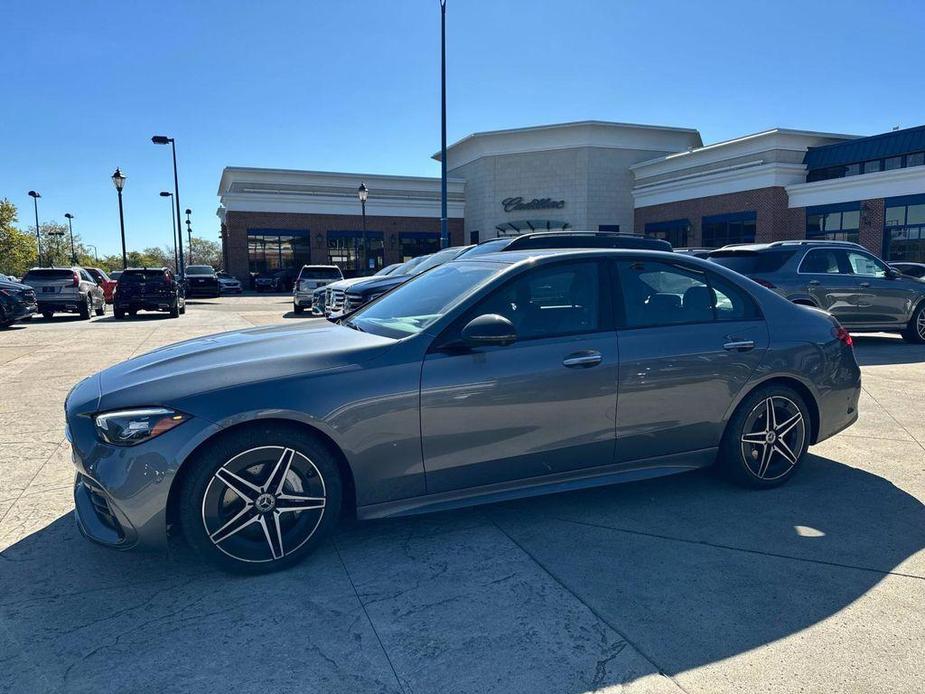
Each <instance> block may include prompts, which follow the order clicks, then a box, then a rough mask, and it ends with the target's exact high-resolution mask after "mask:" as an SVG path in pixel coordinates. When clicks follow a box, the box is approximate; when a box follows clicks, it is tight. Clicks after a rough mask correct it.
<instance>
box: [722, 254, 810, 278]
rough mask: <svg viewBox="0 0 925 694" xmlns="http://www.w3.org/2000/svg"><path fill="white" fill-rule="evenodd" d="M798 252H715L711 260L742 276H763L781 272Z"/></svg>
mask: <svg viewBox="0 0 925 694" xmlns="http://www.w3.org/2000/svg"><path fill="white" fill-rule="evenodd" d="M794 253H796V251H762V252H757V251H714V252H713V253H711V254H710V260H712V261H713V262H714V263H716V264H717V265H722V266H723V267H728V268H729V269H730V270H734V271H735V272H738V273H739V274H740V275H763V274H768V273H772V272H777V271H778V270H780V269H781V268H782V267H783V266H784V264H785V263H786V262H787V261H788V260H790V259H791V258H792V257H793V255H794Z"/></svg>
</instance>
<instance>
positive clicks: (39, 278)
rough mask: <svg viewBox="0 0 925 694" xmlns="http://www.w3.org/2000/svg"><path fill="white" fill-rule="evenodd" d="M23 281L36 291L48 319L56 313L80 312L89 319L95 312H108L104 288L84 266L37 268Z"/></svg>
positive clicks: (27, 274) (81, 315)
mask: <svg viewBox="0 0 925 694" xmlns="http://www.w3.org/2000/svg"><path fill="white" fill-rule="evenodd" d="M22 283H23V284H27V285H29V286H30V287H32V288H33V289H34V290H35V298H36V300H37V301H38V307H39V313H41V314H42V316H43V317H44V318H45V319H46V320H47V319H49V318H51V317H52V316H53V315H54V314H55V313H77V314H79V315H80V317H81V318H83V319H85V320H86V319H88V318H90V313H91V312H96V315H98V316H102V315H103V314H105V313H106V299H105V298H104V296H103V288H102V287H100V286H99V285H98V284H97V283H96V281H95V280H94V279H93V277H91V276H90V273H88V272H87V271H86V270H84V269H83V268H81V267H34V268H32V269H31V270H29V272H27V273H26V276H25V277H23V278H22Z"/></svg>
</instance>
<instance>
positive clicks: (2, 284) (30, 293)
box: [0, 275, 38, 328]
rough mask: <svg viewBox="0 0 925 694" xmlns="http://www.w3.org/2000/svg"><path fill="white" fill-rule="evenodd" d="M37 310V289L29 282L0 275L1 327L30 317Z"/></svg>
mask: <svg viewBox="0 0 925 694" xmlns="http://www.w3.org/2000/svg"><path fill="white" fill-rule="evenodd" d="M36 311H38V304H37V303H36V301H35V290H34V289H33V288H32V287H30V286H29V285H27V284H21V283H19V282H10V281H8V280H7V279H6V276H5V275H0V328H7V327H9V326H11V325H12V324H13V323H15V322H16V321H18V320H23V319H25V318H30V317H31V316H32V314H33V313H35V312H36Z"/></svg>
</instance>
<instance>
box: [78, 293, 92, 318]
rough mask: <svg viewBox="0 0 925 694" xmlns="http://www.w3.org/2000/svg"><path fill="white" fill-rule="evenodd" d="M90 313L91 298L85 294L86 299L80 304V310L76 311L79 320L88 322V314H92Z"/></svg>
mask: <svg viewBox="0 0 925 694" xmlns="http://www.w3.org/2000/svg"><path fill="white" fill-rule="evenodd" d="M92 311H93V297H91V296H90V295H89V294H87V296H86V298H85V299H84V301H83V303H82V304H80V308H79V309H78V313H79V315H80V318H81V320H90V313H92Z"/></svg>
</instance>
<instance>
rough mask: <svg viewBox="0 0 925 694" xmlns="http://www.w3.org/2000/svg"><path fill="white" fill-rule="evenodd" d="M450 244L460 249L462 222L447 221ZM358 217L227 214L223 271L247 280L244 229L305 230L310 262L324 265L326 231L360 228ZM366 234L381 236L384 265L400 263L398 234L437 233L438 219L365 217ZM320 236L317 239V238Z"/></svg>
mask: <svg viewBox="0 0 925 694" xmlns="http://www.w3.org/2000/svg"><path fill="white" fill-rule="evenodd" d="M448 226H449V232H450V245H453V246H460V245H463V244H464V243H465V241H464V238H463V220H462V219H459V218H455V219H450V220H449V222H448ZM362 228H363V218H362V216H361V215H358V214H357V215H324V214H294V213H285V212H228V213H226V215H225V222H224V224H222V248H223V259H224V262H225V268H224V269H225V271H226V272H229V273H231V274H232V275H234V276H235V277H237V278H238V279H240V280H241V281H242V282H247V281H248V272H249V263H248V257H247V230H248V229H293V230H306V229H307V230H309V232H310V233H311V256H312V259H311V262H313V263H319V264H326V263H328V259H329V256H328V238H327V232H328V230H338V229H362ZM366 228H367V229H368V230H369V231H378V232H382V233H383V240H384V249H383V250H384V252H385V264H386V265H390V264H392V263H397V262H399V261H401V257H400V253H401V244H400V242H399V234H400V233H401V232H422V231H429V232H435V233H438V234H439V233H440V220H439V219H438V218H434V217H373V216H367V217H366ZM319 235H320V238H319Z"/></svg>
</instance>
